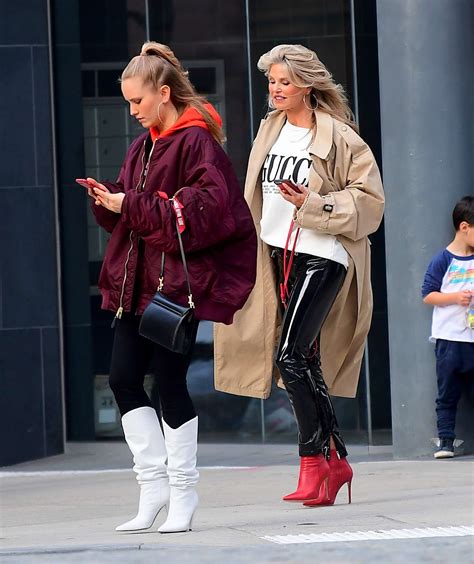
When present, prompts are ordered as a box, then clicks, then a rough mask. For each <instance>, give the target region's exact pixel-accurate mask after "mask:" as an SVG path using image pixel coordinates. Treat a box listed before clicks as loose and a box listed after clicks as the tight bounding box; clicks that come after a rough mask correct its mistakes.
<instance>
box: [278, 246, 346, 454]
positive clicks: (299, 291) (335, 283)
mask: <svg viewBox="0 0 474 564" xmlns="http://www.w3.org/2000/svg"><path fill="white" fill-rule="evenodd" d="M283 252H284V251H283V250H282V249H274V250H273V252H272V257H273V259H274V264H275V268H276V273H277V281H278V283H280V282H281V281H282V279H283ZM345 275H346V269H345V267H344V266H343V265H342V264H339V263H337V262H334V261H332V260H328V259H323V258H320V257H316V256H312V255H307V254H302V253H299V254H295V257H294V262H293V267H292V271H291V274H290V279H289V292H290V297H289V300H288V307H287V309H286V310H283V309H282V315H283V319H282V333H281V337H280V343H279V345H278V350H277V355H276V364H277V366H278V369H279V370H280V374H281V377H282V379H283V383H284V384H285V388H286V391H287V392H288V398H289V400H290V403H291V405H292V407H293V411H294V413H295V417H296V422H297V425H298V446H299V455H300V456H312V455H317V454H321V453H322V454H324V456H325V457H326V458H327V459H328V458H329V447H330V439H331V437H332V438H333V440H334V443H335V445H336V449H337V451H338V453H339V455H340V456H341V457H344V456H347V451H346V447H345V445H344V441H343V440H342V438H341V435H340V432H339V426H338V423H337V419H336V414H335V413H334V408H333V405H332V401H331V398H330V396H329V393H328V389H327V386H326V384H325V382H324V380H323V375H322V371H321V356H320V352H319V334H320V332H321V327H322V325H323V323H324V321H325V319H326V317H327V315H328V313H329V311H330V309H331V307H332V304H333V303H334V300H335V299H336V296H337V294H338V292H339V290H340V288H341V286H342V283H343V281H344V277H345Z"/></svg>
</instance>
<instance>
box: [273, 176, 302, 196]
mask: <svg viewBox="0 0 474 564" xmlns="http://www.w3.org/2000/svg"><path fill="white" fill-rule="evenodd" d="M273 182H274V183H275V184H276V185H277V186H278V188H280V190H281V191H282V192H283V193H284V194H289V192H288V190H285V188H284V187H283V186H282V184H283V183H285V184H288V186H291V188H293V190H294V191H295V192H297V193H298V194H301V190H300V189H299V188H298V186H297V185H296V184H295V183H294V182H292V181H291V180H288V179H287V178H277V179H275V180H274V181H273Z"/></svg>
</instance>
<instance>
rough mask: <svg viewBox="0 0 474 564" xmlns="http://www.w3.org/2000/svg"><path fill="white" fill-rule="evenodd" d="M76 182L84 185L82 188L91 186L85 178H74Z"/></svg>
mask: <svg viewBox="0 0 474 564" xmlns="http://www.w3.org/2000/svg"><path fill="white" fill-rule="evenodd" d="M76 182H77V183H78V184H80V185H81V186H84V188H92V186H91V185H90V184H89V182H87V180H86V179H85V178H76Z"/></svg>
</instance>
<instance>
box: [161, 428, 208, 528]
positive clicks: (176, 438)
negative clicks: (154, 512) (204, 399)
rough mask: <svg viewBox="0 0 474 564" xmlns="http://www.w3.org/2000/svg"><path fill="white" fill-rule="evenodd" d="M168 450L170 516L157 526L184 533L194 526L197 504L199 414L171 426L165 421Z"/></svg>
mask: <svg viewBox="0 0 474 564" xmlns="http://www.w3.org/2000/svg"><path fill="white" fill-rule="evenodd" d="M163 429H164V431H165V442H166V450H167V451H168V476H169V483H170V504H169V511H168V518H167V519H166V522H165V523H164V524H163V525H162V526H161V527H160V528H159V529H158V531H159V532H160V533H184V532H187V531H190V530H191V528H192V521H193V517H194V514H195V512H196V508H197V506H198V501H199V500H198V494H197V492H196V484H197V481H198V479H199V473H198V471H197V470H196V455H197V434H198V433H197V432H198V418H197V417H195V418H194V419H191V421H188V422H187V423H184V424H183V425H181V427H178V429H172V428H171V427H169V426H168V425H167V424H166V421H163Z"/></svg>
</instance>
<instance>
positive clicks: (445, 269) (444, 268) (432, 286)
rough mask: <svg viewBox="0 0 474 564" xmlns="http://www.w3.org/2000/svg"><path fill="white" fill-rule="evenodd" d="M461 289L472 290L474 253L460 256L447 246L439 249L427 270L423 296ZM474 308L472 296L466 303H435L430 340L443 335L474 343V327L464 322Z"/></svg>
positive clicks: (441, 337)
mask: <svg viewBox="0 0 474 564" xmlns="http://www.w3.org/2000/svg"><path fill="white" fill-rule="evenodd" d="M463 290H470V291H471V292H472V291H474V255H471V256H467V257H460V256H457V255H453V253H451V252H450V251H448V249H444V250H442V251H440V252H439V253H438V254H436V255H435V256H434V257H433V259H432V260H431V262H430V264H429V266H428V270H427V271H426V274H425V279H424V281H423V287H422V289H421V294H422V296H423V298H426V296H427V295H428V294H431V292H441V293H443V294H449V293H452V292H462V291H463ZM473 308H474V299H472V300H471V305H470V306H469V307H467V306H461V305H457V304H452V305H447V306H434V308H433V322H432V324H431V337H430V341H432V342H433V341H436V339H445V340H446V341H460V342H464V343H474V329H470V328H469V327H468V326H467V324H466V314H467V312H468V311H469V310H471V309H473Z"/></svg>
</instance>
